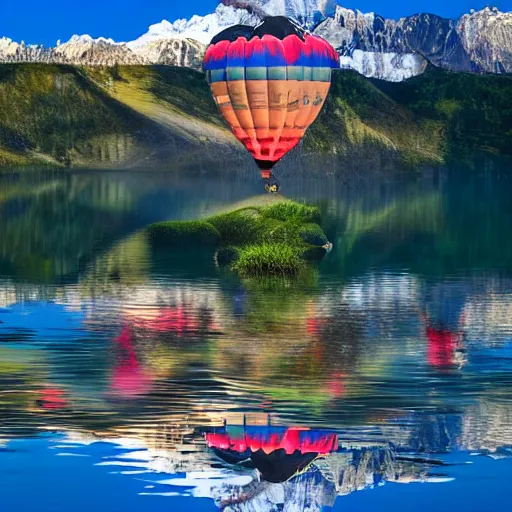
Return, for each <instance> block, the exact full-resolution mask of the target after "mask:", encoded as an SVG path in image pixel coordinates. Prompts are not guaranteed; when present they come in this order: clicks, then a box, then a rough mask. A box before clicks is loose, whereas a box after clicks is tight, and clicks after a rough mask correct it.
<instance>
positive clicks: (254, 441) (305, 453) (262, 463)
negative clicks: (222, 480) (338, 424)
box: [206, 426, 338, 482]
mask: <svg viewBox="0 0 512 512" xmlns="http://www.w3.org/2000/svg"><path fill="white" fill-rule="evenodd" d="M206 442H207V444H208V446H209V447H210V448H212V449H213V450H214V451H215V453H216V454H217V455H218V456H219V457H221V458H222V459H224V460H225V461H226V462H228V463H231V464H234V463H237V462H242V461H244V460H247V459H250V460H251V461H252V463H253V464H254V466H255V467H256V468H257V469H258V470H259V471H260V473H261V475H262V478H263V479H264V480H266V481H268V482H285V481H287V480H289V479H290V478H292V477H293V476H294V475H296V474H297V473H298V472H300V471H302V470H303V469H305V468H306V467H307V466H308V465H309V464H311V462H313V461H314V460H315V459H316V458H317V457H318V456H319V455H328V454H329V453H331V452H333V451H336V450H337V449H338V437H337V436H336V434H332V433H327V432H322V431H315V430H308V429H299V428H289V429H286V428H282V427H270V426H269V427H245V428H244V429H243V430H241V431H238V432H237V431H236V430H234V431H230V429H229V428H228V429H222V430H221V431H218V432H214V433H208V434H206Z"/></svg>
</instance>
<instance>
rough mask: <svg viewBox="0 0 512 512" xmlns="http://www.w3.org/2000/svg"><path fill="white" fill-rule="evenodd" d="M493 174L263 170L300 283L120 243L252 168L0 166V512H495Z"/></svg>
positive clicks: (210, 204)
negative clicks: (299, 236) (280, 199)
mask: <svg viewBox="0 0 512 512" xmlns="http://www.w3.org/2000/svg"><path fill="white" fill-rule="evenodd" d="M506 171H507V169H506V168H505V169H501V170H499V169H487V168H486V167H485V166H482V167H481V169H480V168H477V169H474V170H472V171H471V172H470V173H469V172H467V171H457V170H454V171H451V172H448V171H443V172H439V171H431V172H423V173H421V174H417V175H414V176H410V175H409V176H408V177H407V178H403V177H402V178H396V179H392V180H391V179H390V180H383V179H382V178H375V179H373V178H368V179H363V178H361V177H359V179H352V180H347V179H342V178H335V177H330V178H311V179H304V178H300V179H292V178H291V177H287V178H286V180H283V183H282V187H283V188H282V190H283V193H284V194H285V195H286V196H287V197H290V198H293V199H296V200H300V201H307V202H308V203H313V204H316V205H318V206H319V207H320V209H321V211H322V214H323V219H324V223H323V227H324V229H325V231H326V233H327V235H328V237H329V239H330V240H331V241H332V242H333V244H334V249H333V251H332V252H331V253H330V254H328V255H327V256H326V257H325V259H324V260H323V261H322V262H321V263H320V264H319V265H318V267H315V268H314V269H312V270H311V272H310V273H309V274H308V275H307V276H306V277H305V278H304V279H301V280H300V281H293V280H264V281H261V280H241V279H239V278H237V277H236V276H234V275H231V274H230V273H229V272H226V271H220V270H219V269H218V268H217V267H216V265H215V262H214V259H213V257H212V255H211V254H209V253H207V252H204V253H203V252H201V251H198V250H191V249H188V248H186V247H184V248H183V250H182V251H169V252H167V253H159V254H155V253H153V252H152V250H151V247H150V246H148V244H147V243H146V240H145V238H144V237H143V236H141V235H140V234H139V233H138V231H139V230H140V229H141V228H143V227H145V226H147V225H148V224H150V223H151V222H154V221H158V220H166V219H194V218H201V217H204V216H206V215H208V214H211V213H214V212H216V211H219V210H222V209H225V208H227V207H231V206H232V205H235V204H236V203H238V202H240V201H244V200H247V199H248V198H251V197H254V196H257V195H259V194H260V192H261V184H260V183H259V181H258V179H257V176H256V174H257V173H251V174H248V175H247V176H241V177H238V178H232V179H220V178H217V179H209V178H204V177H202V178H189V179H187V178H186V177H176V176H171V175H168V174H158V173H142V172H141V173H135V172H133V173H128V172H127V173H116V172H112V173H102V172H81V173H52V172H28V173H23V174H4V175H0V510H1V511H2V512H4V511H5V512H64V511H69V510H73V511H90V510H97V511H105V512H117V511H119V512H121V511H123V512H126V511H141V510H144V511H145V510H148V511H152V510H176V511H178V510H179V511H181V510H191V511H192V510H198V511H199V510H200V511H203V510H219V509H221V510H225V511H311V512H312V511H320V510H365V511H366V510H374V509H379V510H393V511H401V510H404V511H405V510H407V511H411V510H418V511H424V510H429V511H430V510H436V511H438V510H446V511H448V510H450V511H453V510H457V511H458V510H460V511H498V510H499V511H501V510H504V511H505V510H511V509H512V498H511V497H510V493H509V492H508V485H509V482H510V480H511V478H512V395H511V390H512V236H511V226H512V201H511V197H512V177H510V173H508V174H509V176H507V172H506ZM405 484H406V485H405Z"/></svg>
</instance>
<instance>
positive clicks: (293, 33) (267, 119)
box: [203, 16, 339, 169]
mask: <svg viewBox="0 0 512 512" xmlns="http://www.w3.org/2000/svg"><path fill="white" fill-rule="evenodd" d="M203 67H204V70H205V71H206V74H207V78H208V82H209V83H210V88H211V91H212V94H213V96H214V98H215V101H216V103H217V105H218V107H219V109H220V111H221V113H222V115H223V117H224V119H225V120H226V121H227V123H228V124H229V126H230V128H231V130H232V132H233V133H234V135H235V136H236V138H237V139H238V140H239V141H240V142H242V143H243V144H244V146H245V147H246V148H247V150H248V151H249V152H250V153H251V154H252V156H253V157H254V159H255V160H256V162H257V163H258V165H259V166H260V168H261V169H271V168H272V167H273V166H274V165H275V163H277V162H278V161H279V160H280V159H281V158H282V157H283V156H284V155H285V154H286V153H288V151H290V150H291V149H292V148H294V147H295V146H296V145H297V144H298V143H299V141H300V139H301V138H302V137H303V136H304V134H305V132H306V130H307V129H308V128H309V126H311V124H312V123H313V122H314V121H315V119H316V118H317V116H318V114H319V113H320V111H321V109H322V106H323V105H324V103H325V100H326V98H327V94H328V92H329V88H330V83H331V70H332V69H333V68H337V67H339V57H338V54H337V53H336V51H335V50H334V49H333V48H332V47H331V46H330V45H329V43H327V42H326V41H325V40H323V39H322V38H320V37H317V36H313V35H311V34H309V33H307V32H305V31H304V30H302V29H301V28H300V27H298V26H297V25H295V24H294V23H293V22H292V21H290V20H289V19H287V18H285V17H282V16H277V17H269V18H266V19H265V21H264V22H263V23H262V24H261V25H259V26H258V27H256V28H252V27H249V26H245V25H236V26H234V27H231V28H229V29H227V30H225V31H223V32H221V33H220V34H219V35H218V36H216V37H215V38H214V39H213V40H212V43H211V44H210V46H209V48H208V50H207V52H206V55H205V59H204V65H203Z"/></svg>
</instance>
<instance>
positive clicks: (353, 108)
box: [0, 64, 512, 169]
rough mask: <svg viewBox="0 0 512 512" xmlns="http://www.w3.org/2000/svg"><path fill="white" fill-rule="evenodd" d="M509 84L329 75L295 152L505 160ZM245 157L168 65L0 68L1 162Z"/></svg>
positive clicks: (183, 75)
mask: <svg viewBox="0 0 512 512" xmlns="http://www.w3.org/2000/svg"><path fill="white" fill-rule="evenodd" d="M511 97H512V78H511V77H508V76H495V75H493V76H491V75H489V76H482V75H470V74H464V73H451V72H447V71H441V70H439V69H435V68H431V69H428V70H427V71H426V72H425V73H424V74H423V75H421V76H418V77H415V78H413V79H410V80H408V81H405V82H402V83H390V82H383V81H378V80H369V79H366V78H364V77H363V76H361V75H359V74H357V73H356V72H353V71H342V70H340V71H336V72H335V73H334V75H333V87H332V92H331V94H330V96H329V99H328V101H327V104H326V106H325V108H324V111H323V112H322V114H321V116H320V117H319V119H318V121H317V122H316V123H315V125H314V126H313V128H312V129H311V130H310V131H309V133H308V135H307V136H306V139H305V141H304V145H303V147H302V148H300V149H298V150H297V151H299V152H300V151H303V152H304V151H306V152H308V153H312V152H321V153H327V154H335V155H337V156H338V157H340V158H347V159H353V158H354V157H355V156H356V157H357V156H358V155H365V156H368V155H371V154H373V153H375V154H376V155H380V156H382V155H384V156H386V157H389V158H390V159H392V160H395V161H396V162H397V163H402V164H405V165H417V164H423V163H443V162H444V160H445V159H446V158H447V157H448V156H449V154H450V152H452V151H453V150H459V149H461V148H462V149H470V150H476V151H487V152H491V153H494V154H506V155H510V154H511V153H512V106H511V105H510V101H509V99H510V98H511ZM219 155H222V156H223V157H226V156H230V155H232V156H233V158H235V157H236V159H245V158H246V156H245V154H244V151H243V150H242V149H241V147H240V145H239V144H238V143H237V142H236V141H235V140H234V138H233V137H232V135H231V134H230V132H229V131H228V130H227V129H226V127H225V125H224V122H223V121H222V119H221V118H220V117H219V114H218V112H217V109H216V107H215V105H214V103H213V101H212V99H211V96H210V92H209V89H208V86H207V84H206V82H205V80H204V75H203V74H202V73H199V72H196V71H193V70H190V69H185V68H174V67H169V66H126V67H117V66H116V67H113V68H77V67H72V66H64V65H42V64H3V65H0V165H1V166H12V165H32V164H36V165H40V164H42V163H44V164H47V165H59V166H65V167H80V166H82V167H84V166H85V167H98V168H134V167H137V168H146V167H158V168H162V169H165V168H170V167H173V168H175V167H176V166H189V167H190V166H194V165H199V164H200V165H202V166H204V165H206V167H208V165H210V164H211V165H212V166H213V165H214V164H215V162H216V161H218V160H219Z"/></svg>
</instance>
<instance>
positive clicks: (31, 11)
mask: <svg viewBox="0 0 512 512" xmlns="http://www.w3.org/2000/svg"><path fill="white" fill-rule="evenodd" d="M1 3H2V4H3V5H2V6H1V13H0V37H2V36H6V37H10V38H11V39H13V40H15V41H22V40H24V41H25V42H27V43H31V44H44V45H47V46H50V45H54V44H55V42H56V41H57V40H58V39H60V40H62V41H67V40H68V39H69V38H70V37H71V36H72V35H73V34H90V35H91V36H93V37H99V36H104V37H111V38H112V39H114V40H116V41H131V40H133V39H136V38H137V37H139V36H140V35H142V34H143V33H144V32H146V31H147V28H148V27H149V25H151V24H153V23H158V22H160V21H161V20H162V19H167V20H169V21H174V20H176V19H178V18H183V17H185V18H189V17H190V16H192V15H194V14H200V15H204V14H208V13H210V12H212V11H213V10H214V9H215V7H216V5H217V4H218V1H217V0H194V1H190V0H188V1H187V0H146V1H143V0H87V1H86V2H84V1H83V0H75V1H71V2H70V1H69V0H66V1H64V0H52V1H51V2H46V1H43V2H42V1H41V0H24V1H23V2H22V3H21V2H20V3H18V2H14V1H9V0H3V1H2V2H1ZM338 3H340V4H341V5H343V6H344V7H352V8H358V9H359V10H361V11H363V12H369V11H374V12H376V13H379V14H381V15H383V16H386V17H390V18H399V17H400V16H405V15H408V14H414V13H416V12H431V13H434V14H439V15H442V16H445V17H450V18H455V17H458V16H459V15H460V14H462V13H464V12H468V11H469V10H470V9H472V8H474V9H480V8H482V7H485V6H486V5H492V6H496V7H498V8H499V9H500V10H502V11H512V0H495V1H494V2H491V3H490V2H489V1H485V0H387V1H386V2H383V1H382V0H380V1H378V0H347V1H345V0H338Z"/></svg>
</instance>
